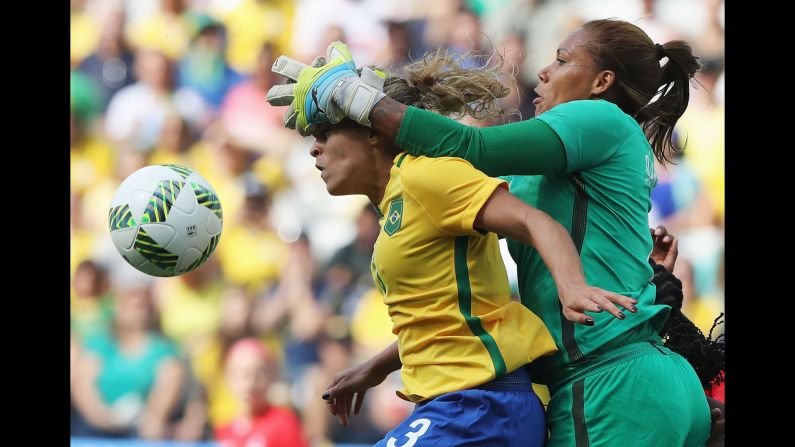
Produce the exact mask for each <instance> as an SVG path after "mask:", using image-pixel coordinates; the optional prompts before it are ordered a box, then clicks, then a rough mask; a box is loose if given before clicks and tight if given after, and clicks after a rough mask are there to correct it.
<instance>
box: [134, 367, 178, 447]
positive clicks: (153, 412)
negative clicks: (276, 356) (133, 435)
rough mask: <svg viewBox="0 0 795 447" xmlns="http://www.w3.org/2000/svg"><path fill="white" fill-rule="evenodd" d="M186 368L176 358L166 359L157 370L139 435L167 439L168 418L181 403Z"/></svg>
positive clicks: (146, 437) (142, 417)
mask: <svg viewBox="0 0 795 447" xmlns="http://www.w3.org/2000/svg"><path fill="white" fill-rule="evenodd" d="M185 373H186V371H185V367H184V366H183V365H182V364H181V363H180V362H179V360H177V359H176V358H173V357H172V358H169V359H165V360H163V361H161V362H160V365H159V366H158V368H157V376H156V378H155V384H154V386H153V387H152V390H151V391H150V392H149V397H148V398H147V401H146V408H145V409H144V413H143V414H142V415H141V421H140V425H139V434H140V435H141V437H142V438H145V439H162V438H164V437H165V430H166V424H167V422H168V418H169V416H170V415H171V413H172V412H173V411H174V409H175V408H176V406H177V403H178V402H179V397H180V394H181V392H182V389H183V384H184V383H185Z"/></svg>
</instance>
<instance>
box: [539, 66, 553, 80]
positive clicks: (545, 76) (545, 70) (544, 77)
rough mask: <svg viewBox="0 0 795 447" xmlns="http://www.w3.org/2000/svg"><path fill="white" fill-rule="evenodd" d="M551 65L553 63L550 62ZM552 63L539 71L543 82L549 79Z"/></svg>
mask: <svg viewBox="0 0 795 447" xmlns="http://www.w3.org/2000/svg"><path fill="white" fill-rule="evenodd" d="M550 65H552V64H550ZM550 65H547V66H546V67H544V68H542V69H541V70H540V71H539V72H538V79H539V80H541V82H547V81H548V80H549V67H550Z"/></svg>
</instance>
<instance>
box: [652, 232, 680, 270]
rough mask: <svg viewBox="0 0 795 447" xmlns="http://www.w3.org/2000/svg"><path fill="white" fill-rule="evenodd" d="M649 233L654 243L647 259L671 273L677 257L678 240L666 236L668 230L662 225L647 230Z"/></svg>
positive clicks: (669, 235)
mask: <svg viewBox="0 0 795 447" xmlns="http://www.w3.org/2000/svg"><path fill="white" fill-rule="evenodd" d="M649 231H650V232H651V238H652V241H654V247H652V250H651V255H649V258H651V260H652V261H654V262H655V263H657V264H660V265H662V266H663V267H665V269H666V270H668V271H669V272H673V271H674V264H676V258H677V257H678V256H679V240H678V239H676V237H674V235H672V234H668V229H666V228H665V227H664V226H662V225H660V226H658V227H657V228H654V229H651V228H649Z"/></svg>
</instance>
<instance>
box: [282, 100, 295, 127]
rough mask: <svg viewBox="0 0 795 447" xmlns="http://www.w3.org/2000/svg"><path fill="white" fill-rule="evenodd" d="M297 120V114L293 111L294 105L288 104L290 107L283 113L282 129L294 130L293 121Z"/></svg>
mask: <svg viewBox="0 0 795 447" xmlns="http://www.w3.org/2000/svg"><path fill="white" fill-rule="evenodd" d="M297 118H298V112H297V111H296V110H295V105H293V103H290V107H288V108H287V111H286V112H284V127H286V128H288V129H295V120H296V119H297Z"/></svg>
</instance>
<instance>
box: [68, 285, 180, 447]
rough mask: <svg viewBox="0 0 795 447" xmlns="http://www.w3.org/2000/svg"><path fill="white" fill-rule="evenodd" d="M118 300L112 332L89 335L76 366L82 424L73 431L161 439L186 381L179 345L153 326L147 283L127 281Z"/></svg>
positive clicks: (76, 390) (85, 434)
mask: <svg viewBox="0 0 795 447" xmlns="http://www.w3.org/2000/svg"><path fill="white" fill-rule="evenodd" d="M115 304H116V306H115V310H114V316H113V330H112V332H109V333H101V334H95V335H93V336H90V337H88V338H86V340H85V342H84V344H83V352H82V354H81V355H80V358H79V361H78V362H77V365H76V371H75V389H74V400H75V404H76V406H77V408H78V410H79V412H80V415H81V416H82V418H83V419H84V421H83V422H84V423H83V424H82V427H79V428H77V429H76V430H75V431H74V432H73V433H72V434H73V435H76V436H100V437H104V436H110V437H118V436H122V437H130V436H136V435H137V436H139V437H141V438H144V439H162V438H164V437H165V436H166V434H167V430H168V426H167V424H168V421H169V418H170V417H171V415H172V413H173V411H174V410H175V408H176V406H177V404H178V400H179V397H180V396H179V394H180V391H181V389H182V385H183V383H184V380H185V370H184V368H183V367H182V365H181V364H180V361H179V359H178V356H177V347H176V346H175V345H174V344H173V343H172V342H171V341H169V340H168V339H167V338H164V337H163V336H161V335H159V334H158V333H157V332H156V330H155V325H156V323H157V320H156V315H155V313H154V308H153V306H152V296H151V291H150V290H149V287H147V286H140V285H128V286H127V287H124V288H122V289H121V290H118V293H117V295H116V303H115Z"/></svg>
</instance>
